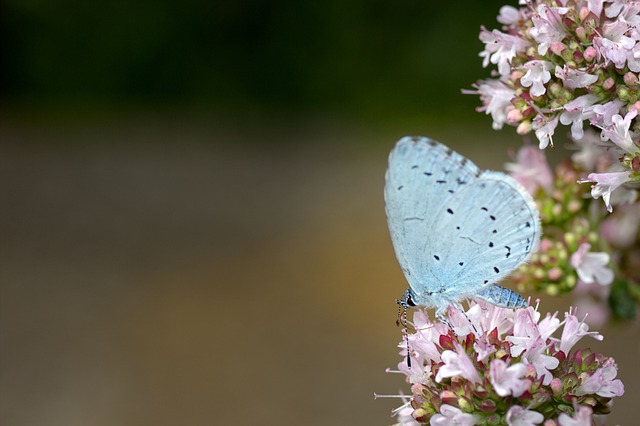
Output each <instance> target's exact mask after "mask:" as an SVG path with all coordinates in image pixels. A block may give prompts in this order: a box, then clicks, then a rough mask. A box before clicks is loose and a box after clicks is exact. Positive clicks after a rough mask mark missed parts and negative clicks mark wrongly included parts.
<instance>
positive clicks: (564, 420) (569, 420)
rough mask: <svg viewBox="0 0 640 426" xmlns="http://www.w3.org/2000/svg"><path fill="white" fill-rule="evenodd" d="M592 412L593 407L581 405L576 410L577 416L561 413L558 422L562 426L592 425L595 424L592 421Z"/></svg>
mask: <svg viewBox="0 0 640 426" xmlns="http://www.w3.org/2000/svg"><path fill="white" fill-rule="evenodd" d="M592 414H593V410H591V407H589V406H580V407H578V408H577V410H576V415H575V417H571V416H569V415H568V414H567V413H561V414H560V416H558V424H559V425H560V426H590V425H591V424H593V423H592V421H591V415H592Z"/></svg>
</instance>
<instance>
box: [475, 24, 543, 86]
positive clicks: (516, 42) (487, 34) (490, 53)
mask: <svg viewBox="0 0 640 426" xmlns="http://www.w3.org/2000/svg"><path fill="white" fill-rule="evenodd" d="M480 41H482V42H483V43H484V44H485V46H484V51H482V52H480V57H482V58H484V59H483V61H482V66H483V67H486V66H487V65H489V62H491V63H492V64H496V65H498V72H499V73H500V75H502V76H508V75H509V73H510V72H511V59H513V58H514V57H515V56H516V55H517V54H518V52H524V51H525V50H526V48H527V47H529V45H530V44H531V43H530V42H528V41H527V40H524V39H521V38H520V37H516V36H513V35H509V34H505V33H503V32H500V31H498V30H493V31H489V30H487V29H486V28H485V27H481V33H480Z"/></svg>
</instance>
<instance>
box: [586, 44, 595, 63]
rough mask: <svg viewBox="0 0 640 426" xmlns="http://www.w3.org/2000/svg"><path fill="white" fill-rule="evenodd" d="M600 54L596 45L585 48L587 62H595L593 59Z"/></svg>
mask: <svg viewBox="0 0 640 426" xmlns="http://www.w3.org/2000/svg"><path fill="white" fill-rule="evenodd" d="M596 56H598V51H597V50H596V48H595V47H593V46H589V47H587V48H586V49H585V50H584V60H585V61H587V62H593V60H594V59H595V58H596Z"/></svg>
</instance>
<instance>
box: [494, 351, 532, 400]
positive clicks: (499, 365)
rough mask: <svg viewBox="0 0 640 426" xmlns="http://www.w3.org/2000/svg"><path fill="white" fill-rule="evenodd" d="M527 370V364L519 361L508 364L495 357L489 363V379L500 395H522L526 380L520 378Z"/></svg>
mask: <svg viewBox="0 0 640 426" xmlns="http://www.w3.org/2000/svg"><path fill="white" fill-rule="evenodd" d="M526 372H527V366H526V365H524V364H523V363H521V362H518V363H516V364H513V365H508V364H507V363H506V362H505V361H503V360H501V359H499V358H495V359H493V360H492V361H491V363H490V364H489V380H490V381H491V384H492V385H493V388H494V389H495V391H496V393H497V394H498V395H500V396H503V397H504V396H507V395H513V396H515V397H516V398H517V397H519V396H520V395H522V394H523V393H524V391H525V389H526V387H527V381H526V380H523V379H521V377H522V376H524V375H525V373H526Z"/></svg>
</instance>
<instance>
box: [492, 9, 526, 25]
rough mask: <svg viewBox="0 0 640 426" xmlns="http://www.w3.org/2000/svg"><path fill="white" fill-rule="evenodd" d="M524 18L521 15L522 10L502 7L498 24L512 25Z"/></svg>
mask: <svg viewBox="0 0 640 426" xmlns="http://www.w3.org/2000/svg"><path fill="white" fill-rule="evenodd" d="M520 19H522V16H521V15H520V10H518V9H516V8H515V7H513V6H502V7H501V8H500V14H499V15H498V18H497V20H498V22H500V23H501V24H505V25H512V24H515V23H517V22H518V21H519V20H520Z"/></svg>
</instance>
